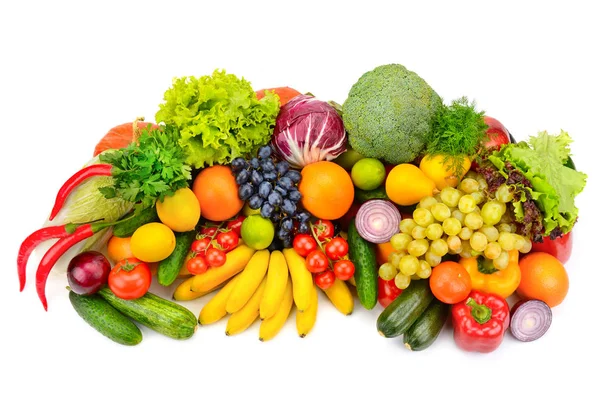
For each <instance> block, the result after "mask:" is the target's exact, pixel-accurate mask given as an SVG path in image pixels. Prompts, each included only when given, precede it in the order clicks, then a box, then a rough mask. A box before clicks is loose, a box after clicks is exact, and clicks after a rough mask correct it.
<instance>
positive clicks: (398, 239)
mask: <svg viewBox="0 0 600 400" xmlns="http://www.w3.org/2000/svg"><path fill="white" fill-rule="evenodd" d="M412 240H413V238H412V236H410V235H409V234H408V233H404V232H403V233H396V234H395V235H394V236H392V238H391V239H390V244H391V245H392V247H393V248H394V250H396V251H401V250H406V246H408V244H409V243H410V242H412Z"/></svg>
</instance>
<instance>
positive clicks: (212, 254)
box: [206, 247, 227, 267]
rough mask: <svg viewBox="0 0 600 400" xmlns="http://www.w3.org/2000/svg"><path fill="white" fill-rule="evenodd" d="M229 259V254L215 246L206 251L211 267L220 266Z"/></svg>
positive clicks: (207, 260)
mask: <svg viewBox="0 0 600 400" xmlns="http://www.w3.org/2000/svg"><path fill="white" fill-rule="evenodd" d="M225 261H227V255H226V254H225V252H224V251H223V250H219V249H215V248H214V247H213V248H211V249H208V250H207V251H206V262H207V263H208V265H210V266H211V267H220V266H221V265H223V264H225Z"/></svg>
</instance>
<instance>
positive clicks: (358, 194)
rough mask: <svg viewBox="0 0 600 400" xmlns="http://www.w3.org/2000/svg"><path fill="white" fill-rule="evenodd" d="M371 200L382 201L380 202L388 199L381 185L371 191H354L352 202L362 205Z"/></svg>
mask: <svg viewBox="0 0 600 400" xmlns="http://www.w3.org/2000/svg"><path fill="white" fill-rule="evenodd" d="M373 199H382V200H389V199H390V198H389V197H388V195H387V192H386V191H385V186H383V185H382V186H379V187H378V188H375V189H373V190H362V189H358V188H355V189H354V201H355V202H357V203H360V204H362V203H364V202H366V201H369V200H373Z"/></svg>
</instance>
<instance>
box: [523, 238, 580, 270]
mask: <svg viewBox="0 0 600 400" xmlns="http://www.w3.org/2000/svg"><path fill="white" fill-rule="evenodd" d="M571 232H572V231H570V232H567V233H565V234H563V235H561V236H559V237H557V238H555V239H551V238H550V236H544V239H543V240H544V241H543V242H542V243H538V242H533V246H532V247H531V250H532V251H541V252H544V253H548V254H550V255H553V256H554V257H556V258H557V259H558V260H559V261H560V262H561V263H563V264H565V263H566V262H567V261H568V260H569V258H571V251H572V250H573V236H572V235H571Z"/></svg>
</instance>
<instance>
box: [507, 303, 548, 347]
mask: <svg viewBox="0 0 600 400" xmlns="http://www.w3.org/2000/svg"><path fill="white" fill-rule="evenodd" d="M551 323H552V310H551V309H550V307H549V306H548V305H547V304H546V303H544V302H543V301H540V300H528V301H524V300H521V301H519V302H518V303H517V304H515V305H514V306H513V308H512V311H511V319H510V332H511V333H512V335H513V336H514V337H515V338H516V339H518V340H520V341H522V342H532V341H534V340H536V339H539V338H541V337H542V336H544V334H545V333H546V331H548V328H550V324H551Z"/></svg>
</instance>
